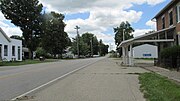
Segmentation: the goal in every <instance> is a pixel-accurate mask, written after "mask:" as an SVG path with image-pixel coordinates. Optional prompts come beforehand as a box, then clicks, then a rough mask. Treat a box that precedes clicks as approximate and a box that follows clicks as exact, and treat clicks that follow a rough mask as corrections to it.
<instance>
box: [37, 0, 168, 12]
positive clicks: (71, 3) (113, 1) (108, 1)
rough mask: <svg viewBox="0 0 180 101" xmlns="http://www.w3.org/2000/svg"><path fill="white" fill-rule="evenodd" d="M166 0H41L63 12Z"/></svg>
mask: <svg viewBox="0 0 180 101" xmlns="http://www.w3.org/2000/svg"><path fill="white" fill-rule="evenodd" d="M163 1H165V0H88V1H87V0H40V2H41V3H43V4H44V5H45V6H46V7H49V8H50V9H54V10H58V11H59V12H63V13H77V12H87V11H91V10H95V9H97V8H101V9H107V8H112V9H128V8H130V7H132V6H133V4H143V3H147V4H149V5H156V4H159V3H162V2H163Z"/></svg>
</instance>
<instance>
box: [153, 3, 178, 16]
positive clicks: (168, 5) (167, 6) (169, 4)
mask: <svg viewBox="0 0 180 101" xmlns="http://www.w3.org/2000/svg"><path fill="white" fill-rule="evenodd" d="M176 1H178V0H171V2H170V3H168V4H167V5H166V6H165V7H164V8H163V9H162V10H161V11H160V12H159V13H158V14H156V16H155V17H154V18H157V17H158V16H160V15H161V14H162V13H163V12H164V11H166V10H167V9H168V8H169V7H170V6H171V5H173V4H174V3H175V2H176ZM154 18H153V19H154Z"/></svg>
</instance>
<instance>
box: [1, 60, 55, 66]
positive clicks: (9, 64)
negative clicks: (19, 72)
mask: <svg viewBox="0 0 180 101" xmlns="http://www.w3.org/2000/svg"><path fill="white" fill-rule="evenodd" d="M55 61H58V60H57V59H46V60H45V61H40V60H39V59H35V60H25V61H21V62H18V61H16V62H0V66H19V65H27V64H38V63H46V62H55Z"/></svg>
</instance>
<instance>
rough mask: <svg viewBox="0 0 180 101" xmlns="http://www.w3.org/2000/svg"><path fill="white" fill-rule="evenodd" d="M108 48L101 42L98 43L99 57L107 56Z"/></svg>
mask: <svg viewBox="0 0 180 101" xmlns="http://www.w3.org/2000/svg"><path fill="white" fill-rule="evenodd" d="M108 48H109V46H108V45H105V44H104V43H103V41H102V40H100V41H99V53H100V56H104V55H106V54H108Z"/></svg>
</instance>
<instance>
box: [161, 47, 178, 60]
mask: <svg viewBox="0 0 180 101" xmlns="http://www.w3.org/2000/svg"><path fill="white" fill-rule="evenodd" d="M179 56H180V46H173V47H169V48H166V49H164V50H163V51H161V57H162V58H169V57H179Z"/></svg>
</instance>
